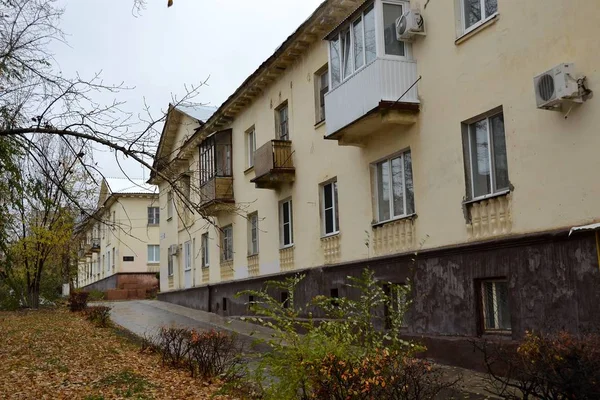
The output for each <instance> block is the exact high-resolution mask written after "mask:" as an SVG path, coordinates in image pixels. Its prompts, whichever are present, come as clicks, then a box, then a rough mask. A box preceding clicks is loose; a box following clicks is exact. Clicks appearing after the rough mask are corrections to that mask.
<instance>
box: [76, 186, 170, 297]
mask: <svg viewBox="0 0 600 400" xmlns="http://www.w3.org/2000/svg"><path fill="white" fill-rule="evenodd" d="M159 223H160V207H159V204H158V192H157V189H156V187H155V186H154V185H149V184H147V183H145V182H144V181H143V180H136V179H133V180H131V179H125V178H106V179H104V180H103V182H102V185H101V187H100V197H99V200H98V208H97V209H96V211H94V212H93V213H92V214H91V216H90V217H88V218H86V219H85V220H84V221H82V222H81V223H80V224H79V225H78V226H77V228H76V232H77V237H79V238H80V250H79V261H78V273H77V286H78V287H79V288H83V289H86V290H91V289H96V290H102V291H105V290H108V289H116V288H122V287H120V286H123V283H122V282H121V281H123V282H124V278H123V276H127V278H126V279H125V280H126V282H127V283H128V284H140V285H146V286H152V284H154V282H155V281H156V273H157V272H158V271H159V265H160V241H159V228H158V227H159Z"/></svg>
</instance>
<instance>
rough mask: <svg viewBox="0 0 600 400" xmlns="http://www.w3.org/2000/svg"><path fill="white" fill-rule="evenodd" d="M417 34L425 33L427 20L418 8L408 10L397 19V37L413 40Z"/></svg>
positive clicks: (401, 39) (403, 39) (402, 39)
mask: <svg viewBox="0 0 600 400" xmlns="http://www.w3.org/2000/svg"><path fill="white" fill-rule="evenodd" d="M415 35H425V21H423V16H422V15H421V13H420V12H419V11H417V10H408V11H405V12H404V14H402V16H401V17H400V18H398V19H397V20H396V39H398V40H400V41H407V42H409V41H412V40H414V37H415Z"/></svg>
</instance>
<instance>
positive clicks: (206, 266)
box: [201, 265, 210, 269]
mask: <svg viewBox="0 0 600 400" xmlns="http://www.w3.org/2000/svg"><path fill="white" fill-rule="evenodd" d="M201 268H202V269H208V268H210V265H203V266H202V267H201Z"/></svg>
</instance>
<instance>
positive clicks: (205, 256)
mask: <svg viewBox="0 0 600 400" xmlns="http://www.w3.org/2000/svg"><path fill="white" fill-rule="evenodd" d="M208 243H209V242H208V232H206V233H203V234H202V236H200V246H201V247H202V268H208V267H209V266H210V259H209V254H210V253H209V249H208Z"/></svg>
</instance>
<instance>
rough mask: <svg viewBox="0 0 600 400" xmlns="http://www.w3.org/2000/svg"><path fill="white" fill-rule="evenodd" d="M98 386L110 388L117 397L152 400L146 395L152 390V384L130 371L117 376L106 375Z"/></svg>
mask: <svg viewBox="0 0 600 400" xmlns="http://www.w3.org/2000/svg"><path fill="white" fill-rule="evenodd" d="M98 386H111V387H113V388H114V389H115V391H114V393H115V394H116V395H117V396H119V397H125V398H132V397H135V398H137V399H149V398H152V397H151V396H149V394H148V393H147V391H148V389H151V388H152V386H153V385H152V384H151V383H150V382H148V380H147V379H145V378H144V377H143V376H141V375H139V374H136V373H135V372H132V371H130V370H124V371H121V372H119V373H117V374H112V375H108V376H106V377H104V378H102V380H100V382H98Z"/></svg>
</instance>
